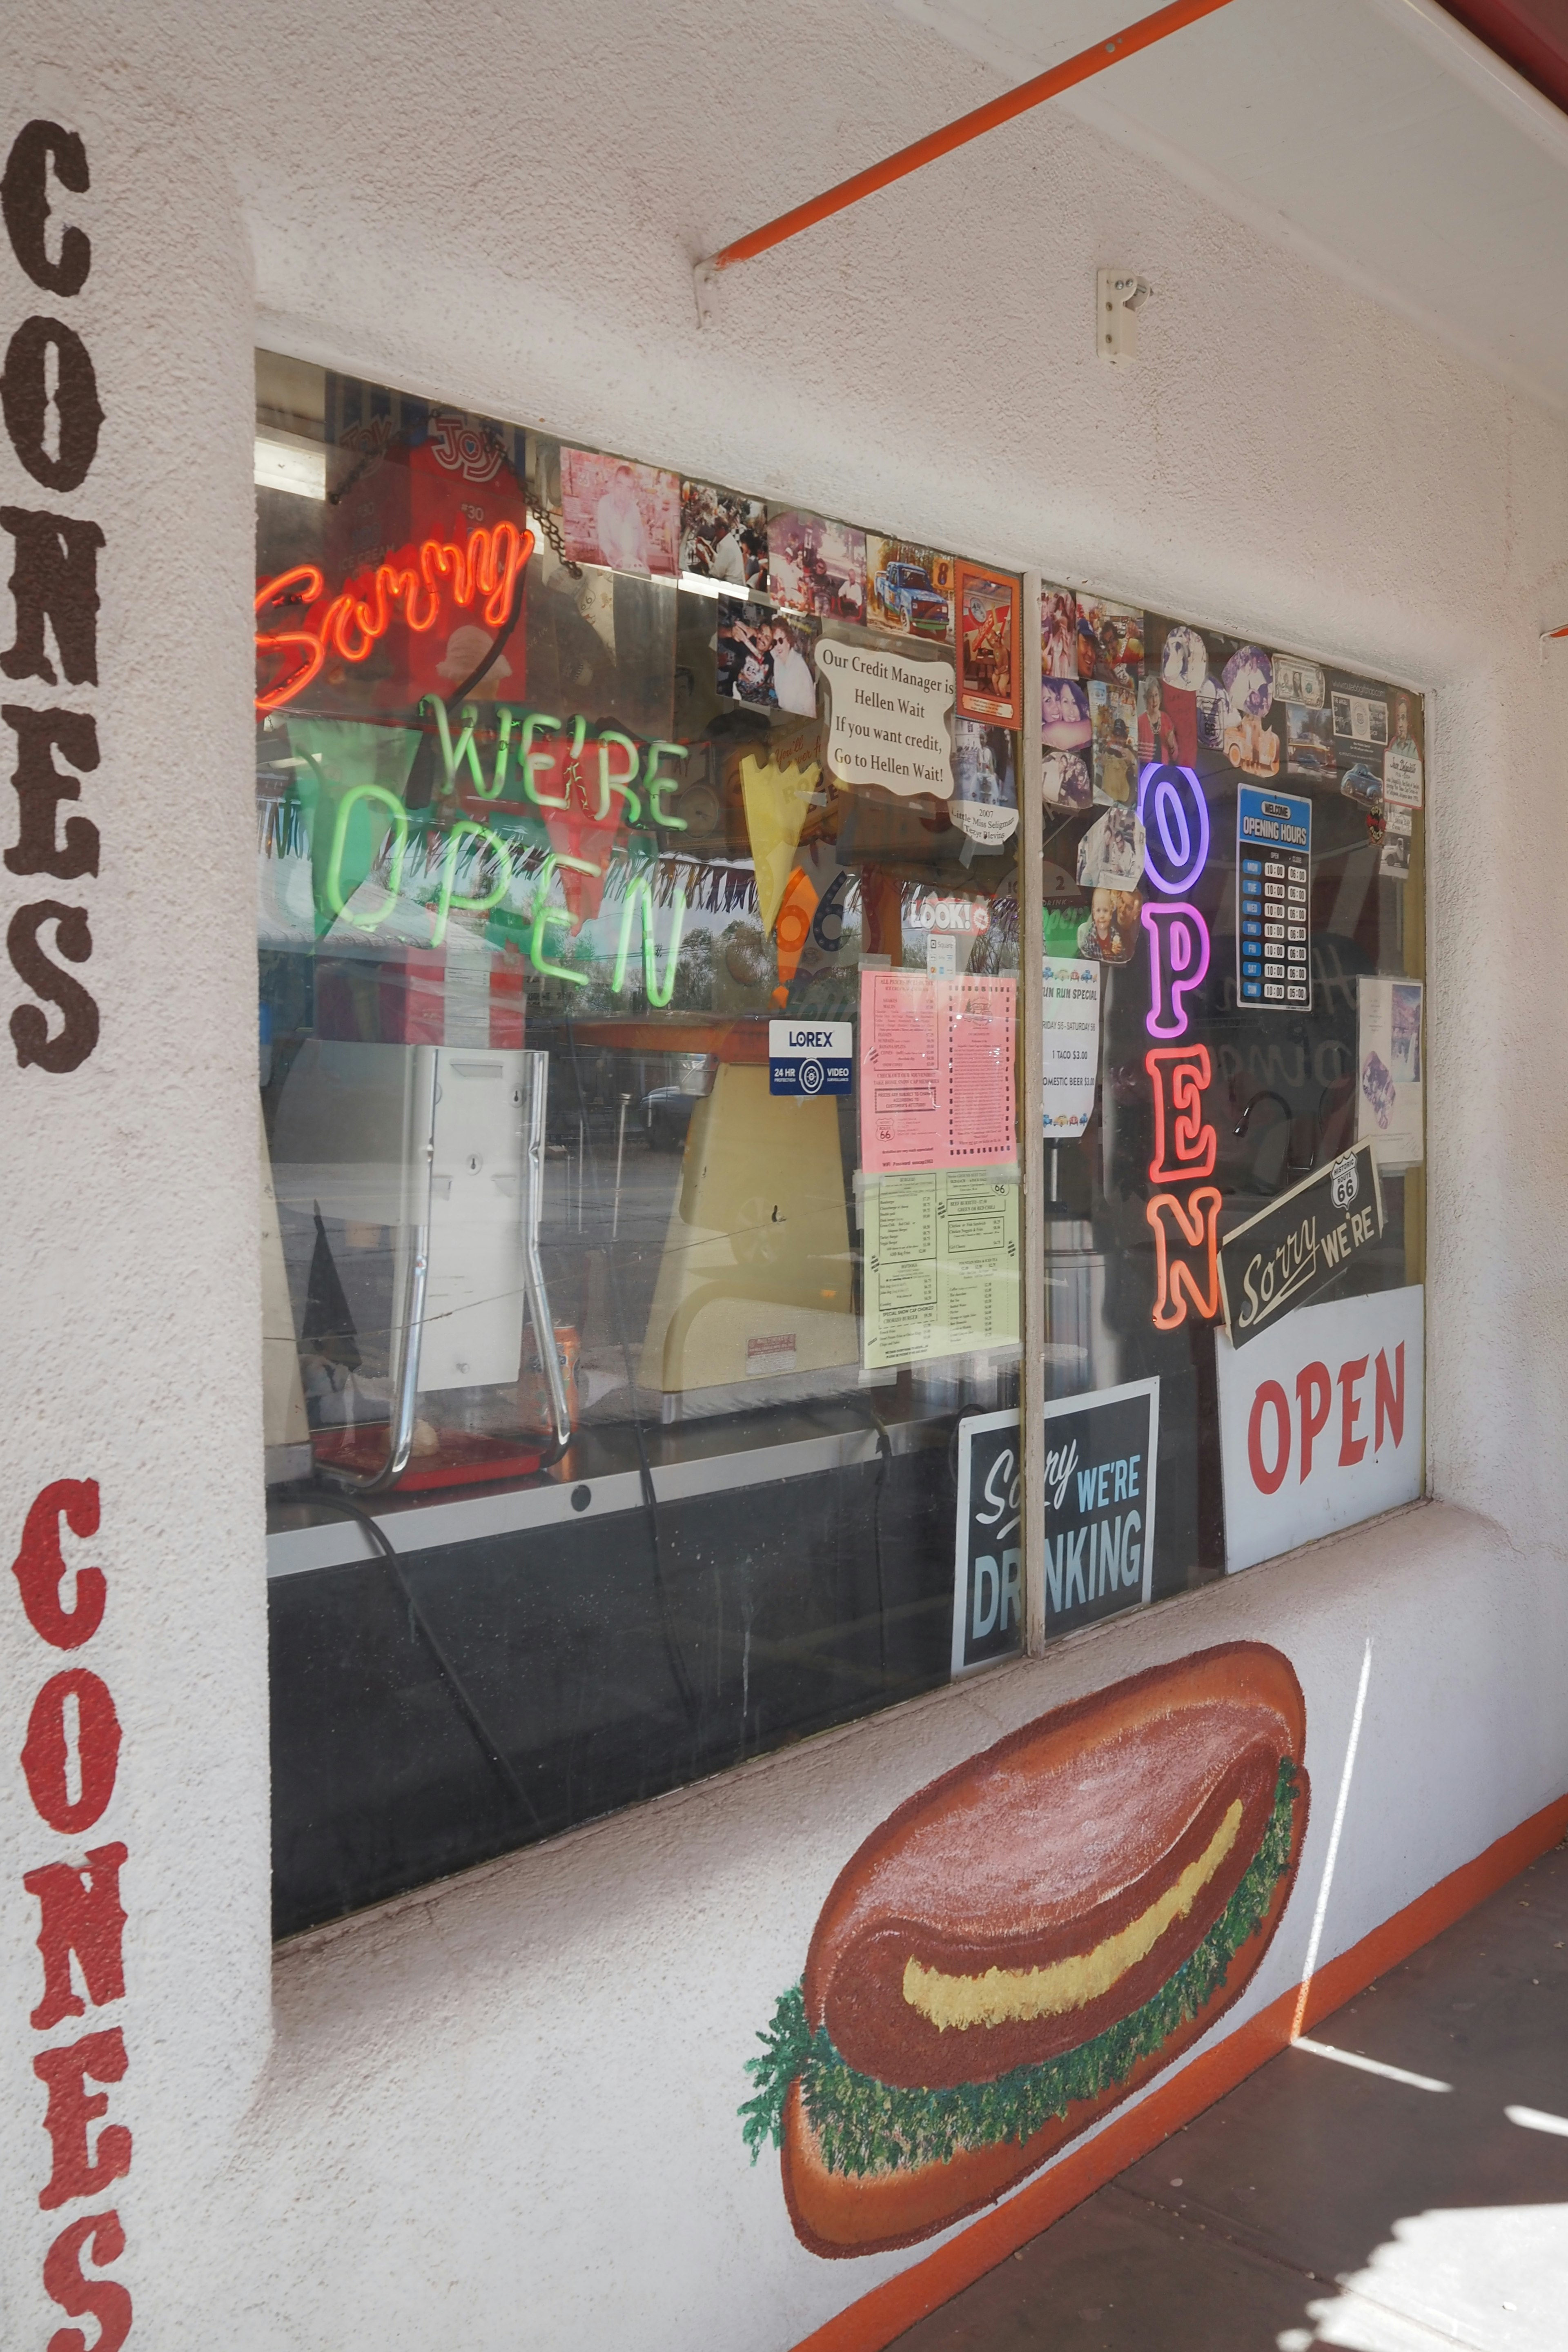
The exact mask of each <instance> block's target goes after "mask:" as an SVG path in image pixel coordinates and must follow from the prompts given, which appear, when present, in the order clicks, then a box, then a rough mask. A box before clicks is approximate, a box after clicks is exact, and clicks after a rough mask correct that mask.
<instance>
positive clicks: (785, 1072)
mask: <svg viewBox="0 0 1568 2352" xmlns="http://www.w3.org/2000/svg"><path fill="white" fill-rule="evenodd" d="M854 1070H855V1024H854V1023H853V1022H852V1021H770V1022H769V1023H768V1092H769V1093H770V1094H775V1095H847V1093H848V1091H849V1081H850V1079H851V1077H852V1076H853V1075H854Z"/></svg>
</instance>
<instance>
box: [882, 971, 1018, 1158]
mask: <svg viewBox="0 0 1568 2352" xmlns="http://www.w3.org/2000/svg"><path fill="white" fill-rule="evenodd" d="M1017 995H1018V986H1017V982H1016V981H1015V980H1000V979H979V978H975V979H970V978H966V977H963V976H962V975H961V976H960V977H959V978H957V979H953V980H937V979H933V978H932V977H931V975H930V974H929V973H927V972H923V971H862V972H861V974H860V1162H861V1166H862V1167H863V1169H864V1170H865V1171H866V1173H867V1175H868V1176H884V1175H890V1174H896V1173H899V1172H902V1171H910V1170H915V1169H925V1168H974V1167H980V1166H984V1165H991V1164H994V1163H997V1162H1001V1163H1002V1164H1004V1165H1007V1164H1010V1163H1011V1162H1013V1161H1014V1160H1016V1158H1017V1156H1018V1147H1017V1140H1016V1111H1017V1097H1016V1078H1015V1069H1014V1034H1015V1023H1016V1014H1017Z"/></svg>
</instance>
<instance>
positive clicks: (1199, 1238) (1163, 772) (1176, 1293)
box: [1138, 761, 1221, 1331]
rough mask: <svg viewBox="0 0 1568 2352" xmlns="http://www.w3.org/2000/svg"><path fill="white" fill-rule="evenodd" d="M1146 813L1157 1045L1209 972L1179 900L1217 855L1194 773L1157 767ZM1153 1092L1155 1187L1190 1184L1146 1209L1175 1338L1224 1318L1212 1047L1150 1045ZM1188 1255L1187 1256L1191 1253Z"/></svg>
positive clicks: (1197, 928)
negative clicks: (1186, 1327)
mask: <svg viewBox="0 0 1568 2352" xmlns="http://www.w3.org/2000/svg"><path fill="white" fill-rule="evenodd" d="M1138 814H1139V818H1140V820H1141V822H1142V824H1143V828H1144V836H1145V845H1144V852H1143V871H1144V874H1145V876H1146V877H1147V878H1148V880H1149V881H1150V882H1151V883H1152V885H1153V887H1154V888H1155V889H1156V890H1158V891H1159V892H1160V894H1161V896H1162V898H1163V900H1164V902H1165V903H1164V904H1163V905H1159V906H1149V907H1145V908H1144V909H1143V928H1144V929H1145V930H1146V931H1147V932H1148V934H1149V962H1150V972H1151V992H1152V1000H1153V1001H1152V1004H1151V1006H1150V1009H1149V1013H1148V1015H1147V1017H1146V1020H1145V1024H1144V1025H1145V1027H1146V1028H1147V1029H1148V1031H1149V1034H1150V1035H1151V1036H1152V1037H1157V1038H1159V1039H1161V1040H1169V1039H1172V1038H1176V1037H1182V1036H1184V1034H1185V1033H1186V1029H1187V1024H1188V1019H1189V1015H1188V1013H1187V1007H1186V1004H1185V1002H1184V999H1185V998H1186V996H1187V994H1188V993H1189V992H1190V991H1191V990H1193V989H1194V988H1196V987H1197V985H1198V983H1199V982H1200V981H1202V979H1203V977H1204V975H1205V972H1206V971H1207V970H1208V964H1209V933H1208V925H1207V924H1206V923H1205V920H1204V919H1203V917H1202V916H1201V915H1200V914H1199V912H1198V910H1197V908H1195V907H1194V906H1193V905H1191V904H1190V903H1189V901H1188V900H1187V899H1186V898H1184V897H1181V896H1179V895H1178V894H1180V893H1182V892H1184V891H1188V890H1191V889H1192V888H1193V887H1194V885H1195V884H1196V882H1197V879H1198V877H1199V876H1200V875H1201V874H1202V872H1203V870H1204V866H1205V862H1206V860H1207V857H1208V854H1209V813H1208V803H1207V802H1206V801H1205V798H1204V790H1203V786H1202V784H1201V783H1200V782H1198V779H1197V777H1196V775H1195V774H1194V772H1193V770H1192V769H1191V768H1177V767H1172V766H1169V765H1167V764H1165V763H1164V762H1163V761H1151V762H1150V763H1149V765H1148V766H1147V767H1146V768H1145V769H1144V770H1143V772H1142V775H1141V776H1140V777H1139V779H1138ZM1143 1067H1144V1069H1145V1070H1146V1071H1147V1072H1148V1074H1149V1080H1150V1084H1151V1086H1152V1088H1153V1093H1154V1156H1153V1158H1152V1160H1150V1162H1149V1181H1150V1183H1151V1184H1155V1185H1160V1186H1163V1187H1169V1186H1171V1185H1173V1184H1192V1185H1194V1188H1195V1189H1194V1191H1193V1192H1189V1193H1187V1194H1186V1196H1185V1197H1183V1195H1182V1194H1181V1193H1179V1192H1171V1191H1169V1190H1168V1189H1167V1190H1163V1191H1160V1192H1154V1193H1153V1194H1152V1196H1151V1198H1150V1201H1149V1202H1148V1205H1147V1207H1146V1208H1145V1210H1144V1215H1145V1216H1146V1217H1147V1219H1148V1221H1149V1224H1150V1227H1151V1229H1152V1232H1153V1235H1154V1266H1155V1274H1156V1277H1157V1289H1156V1293H1155V1298H1154V1308H1153V1319H1154V1328H1155V1329H1156V1330H1159V1331H1173V1330H1174V1329H1175V1328H1176V1327H1177V1326H1178V1325H1179V1324H1182V1323H1184V1322H1185V1321H1186V1319H1187V1315H1188V1311H1189V1309H1190V1310H1191V1311H1192V1312H1193V1313H1194V1315H1196V1316H1197V1317H1198V1318H1199V1319H1200V1320H1201V1321H1203V1322H1205V1323H1212V1322H1213V1320H1214V1318H1215V1316H1216V1315H1217V1314H1218V1313H1219V1311H1220V1303H1221V1302H1220V1289H1219V1231H1218V1229H1219V1212H1220V1194H1219V1192H1218V1189H1217V1187H1216V1186H1215V1185H1214V1184H1207V1183H1204V1182H1202V1181H1200V1180H1201V1179H1202V1178H1204V1177H1206V1176H1212V1175H1213V1173H1214V1164H1215V1151H1216V1149H1217V1141H1216V1138H1215V1131H1214V1129H1213V1128H1212V1127H1211V1126H1210V1125H1209V1124H1208V1122H1207V1120H1206V1119H1205V1118H1204V1115H1203V1094H1204V1089H1205V1087H1208V1086H1209V1085H1210V1084H1211V1083H1212V1081H1213V1070H1212V1067H1211V1066H1210V1062H1209V1054H1208V1047H1207V1046H1206V1045H1172V1044H1169V1043H1165V1042H1163V1043H1161V1044H1159V1045H1152V1046H1151V1047H1150V1048H1149V1051H1148V1052H1147V1053H1146V1054H1145V1055H1144V1056H1143ZM1184 1253H1185V1254H1184Z"/></svg>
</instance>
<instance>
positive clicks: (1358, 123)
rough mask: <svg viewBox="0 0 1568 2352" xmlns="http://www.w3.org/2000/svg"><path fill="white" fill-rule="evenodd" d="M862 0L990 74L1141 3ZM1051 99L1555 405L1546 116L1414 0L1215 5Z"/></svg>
mask: <svg viewBox="0 0 1568 2352" xmlns="http://www.w3.org/2000/svg"><path fill="white" fill-rule="evenodd" d="M884 4H885V5H888V6H889V7H890V8H892V9H894V10H895V11H896V12H897V13H898V14H899V15H900V16H904V17H906V18H908V19H910V21H911V22H913V23H916V24H920V25H921V26H924V27H926V28H927V29H928V30H930V31H931V32H934V33H935V34H937V35H938V36H939V37H942V38H943V39H945V40H947V41H949V42H951V43H952V45H953V47H956V48H960V49H962V50H963V51H965V52H966V53H967V54H968V55H970V56H972V57H975V58H981V59H983V60H984V62H985V63H987V64H988V65H990V66H992V67H993V68H994V69H995V70H996V71H997V73H998V75H999V77H1000V78H1002V79H1005V80H1007V81H1017V80H1021V79H1025V78H1026V76H1028V75H1032V74H1037V73H1038V72H1040V71H1041V70H1042V69H1043V68H1046V67H1047V66H1050V65H1053V64H1055V63H1057V62H1058V60H1059V59H1061V58H1066V57H1068V56H1071V55H1073V54H1074V53H1076V52H1077V51H1078V50H1079V49H1081V48H1083V47H1087V46H1088V45H1089V43H1090V42H1091V41H1094V40H1097V39H1099V38H1101V37H1104V36H1106V35H1108V34H1110V33H1112V32H1115V31H1116V30H1117V29H1119V27H1120V26H1123V25H1125V24H1127V23H1129V22H1130V21H1131V20H1132V19H1133V18H1135V17H1136V16H1139V15H1140V14H1142V13H1143V12H1142V7H1141V6H1140V5H1139V0H884ZM1053 103H1055V104H1057V105H1058V106H1062V107H1066V108H1068V109H1069V110H1072V111H1073V112H1076V113H1077V114H1079V116H1080V117H1082V118H1083V119H1085V120H1087V121H1090V122H1092V123H1094V124H1095V125H1096V126H1097V127H1098V128H1100V130H1102V131H1104V132H1105V133H1106V134H1107V135H1109V136H1110V137H1111V138H1114V139H1116V140H1119V141H1121V142H1124V143H1125V144H1127V145H1129V146H1131V147H1134V148H1136V149H1139V150H1140V151H1142V152H1145V153H1150V154H1153V155H1156V156H1157V157H1158V158H1159V159H1160V160H1161V161H1162V162H1163V163H1165V164H1167V165H1168V166H1169V167H1170V168H1172V169H1173V170H1174V171H1175V172H1177V173H1180V174H1181V176H1182V177H1184V178H1185V179H1187V180H1189V181H1190V182H1193V183H1194V184H1198V185H1200V186H1201V187H1203V188H1204V189H1205V191H1206V192H1207V193H1208V194H1210V195H1211V196H1214V197H1215V198H1216V199H1217V200H1218V201H1219V202H1220V203H1221V204H1223V205H1226V206H1227V207H1228V208H1229V209H1231V210H1233V211H1234V212H1236V213H1237V215H1239V216H1241V217H1243V218H1245V219H1246V220H1247V221H1248V222H1249V223H1250V224H1251V225H1252V226H1255V227H1259V228H1262V229H1263V230H1264V231H1265V232H1266V233H1267V234H1268V235H1270V236H1274V237H1275V238H1277V239H1278V240H1279V241H1280V242H1282V243H1285V244H1289V245H1293V246H1296V247H1306V248H1307V249H1308V250H1310V252H1311V253H1312V254H1313V256H1314V257H1315V258H1317V259H1318V260H1320V261H1321V262H1324V263H1326V264H1327V265H1328V266H1329V267H1330V268H1333V269H1336V270H1338V271H1339V272H1340V273H1341V274H1342V275H1343V276H1345V277H1347V278H1351V279H1352V281H1353V282H1355V283H1357V284H1359V285H1361V286H1362V287H1363V288H1365V289H1367V290H1370V291H1372V292H1373V293H1375V294H1376V295H1378V296H1379V297H1380V298H1381V299H1384V300H1385V301H1387V302H1389V303H1391V304H1392V305H1393V306H1394V307H1395V308H1397V309H1399V310H1402V311H1404V312H1405V314H1406V315H1408V316H1411V317H1414V318H1416V319H1418V320H1421V321H1422V322H1423V323H1425V324H1426V325H1427V326H1428V327H1430V328H1431V329H1432V330H1433V331H1436V333H1437V334H1439V335H1440V336H1442V337H1443V338H1444V339H1445V340H1447V341H1450V342H1452V343H1454V344H1456V345H1458V346H1459V347H1460V348H1462V349H1464V350H1466V351H1468V352H1470V353H1471V355H1472V356H1475V357H1478V358H1479V359H1480V360H1481V361H1482V362H1483V363H1484V364H1486V365H1487V366H1489V368H1490V369H1491V370H1492V371H1493V372H1494V373H1498V374H1500V375H1501V376H1503V377H1504V378H1506V379H1507V380H1509V381H1511V382H1515V383H1522V384H1525V385H1527V386H1529V387H1531V388H1532V389H1534V390H1536V391H1538V392H1540V393H1541V394H1543V395H1544V396H1545V397H1546V398H1548V399H1549V400H1551V401H1552V403H1553V404H1555V405H1558V406H1562V407H1568V116H1564V115H1563V114H1562V113H1560V112H1559V111H1558V110H1557V109H1556V108H1555V107H1553V106H1552V104H1551V103H1550V102H1549V101H1548V100H1547V99H1545V98H1544V97H1542V95H1540V94H1539V93H1538V92H1537V91H1536V90H1535V89H1531V87H1530V86H1529V85H1528V84H1526V83H1525V82H1524V81H1522V80H1521V78H1520V77H1519V76H1518V75H1516V74H1515V73H1513V72H1512V71H1511V70H1510V68H1509V67H1508V66H1506V65H1505V64H1503V63H1501V62H1500V60H1499V59H1498V58H1495V57H1494V56H1493V55H1492V54H1491V52H1490V51H1489V50H1488V49H1487V48H1485V47H1483V46H1482V44H1481V43H1480V42H1479V40H1477V39H1476V38H1475V37H1473V36H1472V35H1471V34H1469V33H1468V32H1467V31H1466V30H1465V29H1464V28H1463V27H1462V26H1460V25H1459V24H1458V22H1457V21H1456V20H1455V18H1454V17H1453V16H1450V15H1448V14H1447V12H1446V11H1445V10H1443V9H1441V8H1439V7H1437V6H1436V5H1433V0H1312V5H1311V6H1310V7H1305V8H1304V7H1302V6H1301V5H1300V0H1232V5H1230V6H1228V7H1226V8H1224V9H1222V10H1221V11H1220V12H1219V13H1218V14H1217V15H1215V16H1211V17H1209V18H1206V19H1205V20H1203V21H1201V22H1200V23H1198V24H1196V25H1194V26H1189V27H1188V28H1186V29H1185V30H1184V31H1183V32H1181V33H1178V34H1176V35H1174V36H1173V37H1171V38H1169V39H1167V40H1165V41H1163V42H1162V43H1161V44H1160V45H1159V46H1158V47H1155V48H1153V49H1150V50H1147V51H1145V52H1144V53H1143V54H1142V55H1141V56H1137V57H1134V58H1130V59H1128V60H1127V61H1126V62H1125V63H1123V64H1121V65H1118V66H1116V67H1114V68H1112V69H1111V70H1110V71H1109V72H1108V73H1106V74H1104V75H1101V76H1100V77H1099V78H1097V79H1095V80H1094V81H1093V82H1091V83H1089V84H1086V85H1084V86H1083V87H1082V88H1081V89H1078V90H1075V91H1072V92H1069V93H1068V95H1066V96H1065V97H1063V98H1061V99H1058V100H1054V101H1053ZM1108 258H1114V259H1125V260H1128V261H1131V262H1136V260H1137V256H1136V254H1133V253H1129V254H1126V255H1117V256H1113V257H1108Z"/></svg>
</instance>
